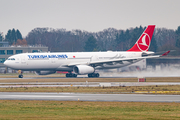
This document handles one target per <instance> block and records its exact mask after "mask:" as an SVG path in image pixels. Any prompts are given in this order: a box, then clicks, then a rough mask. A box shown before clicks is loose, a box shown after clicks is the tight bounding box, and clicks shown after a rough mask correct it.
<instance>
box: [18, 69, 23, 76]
mask: <svg viewBox="0 0 180 120" xmlns="http://www.w3.org/2000/svg"><path fill="white" fill-rule="evenodd" d="M18 73H19V76H18V77H19V78H23V72H22V71H21V70H18Z"/></svg>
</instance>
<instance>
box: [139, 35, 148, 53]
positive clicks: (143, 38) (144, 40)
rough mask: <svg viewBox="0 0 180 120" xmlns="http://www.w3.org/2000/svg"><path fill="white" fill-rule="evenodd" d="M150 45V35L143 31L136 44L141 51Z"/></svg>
mask: <svg viewBox="0 0 180 120" xmlns="http://www.w3.org/2000/svg"><path fill="white" fill-rule="evenodd" d="M149 45H150V37H149V35H148V34H146V33H144V34H143V35H142V36H141V38H140V39H139V41H138V42H137V46H138V48H139V49H140V50H141V51H147V50H148V49H149Z"/></svg>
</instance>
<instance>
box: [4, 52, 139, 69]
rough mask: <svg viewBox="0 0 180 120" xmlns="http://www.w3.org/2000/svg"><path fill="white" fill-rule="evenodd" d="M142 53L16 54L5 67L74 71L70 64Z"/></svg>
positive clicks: (121, 64)
mask: <svg viewBox="0 0 180 120" xmlns="http://www.w3.org/2000/svg"><path fill="white" fill-rule="evenodd" d="M141 56H142V52H120V51H117V52H54V53H22V54H16V55H13V56H11V57H9V58H8V60H6V61H5V63H4V64H5V65H6V66H8V67H10V68H12V69H16V70H24V71H38V70H55V71H72V70H73V67H72V66H68V65H69V64H76V63H77V65H78V64H84V65H86V64H88V63H89V62H91V61H103V60H113V59H120V58H121V59H122V58H133V57H141ZM129 64H132V62H128V61H123V63H115V64H112V63H111V64H106V63H105V64H103V65H101V66H96V67H95V69H110V68H118V67H123V66H126V65H129Z"/></svg>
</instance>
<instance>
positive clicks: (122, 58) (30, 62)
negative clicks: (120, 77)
mask: <svg viewBox="0 0 180 120" xmlns="http://www.w3.org/2000/svg"><path fill="white" fill-rule="evenodd" d="M154 29H155V25H149V26H148V27H147V28H146V29H145V31H144V32H143V33H142V35H141V36H140V37H139V39H138V40H137V42H136V43H135V45H134V46H133V47H132V48H131V49H129V50H127V51H107V52H52V53H22V54H16V55H12V56H10V57H9V58H8V59H7V60H6V61H5V62H4V65H5V66H7V67H9V68H12V69H15V70H22V71H36V73H37V74H38V75H48V74H53V73H56V71H67V72H68V73H67V74H66V77H77V75H85V74H87V75H88V77H99V73H96V70H97V69H113V68H120V67H124V66H127V65H130V64H133V63H136V62H138V61H140V60H142V59H146V58H157V57H161V56H164V55H167V54H168V53H169V52H170V51H167V52H166V53H164V54H162V55H154V52H150V51H148V50H149V47H150V43H151V39H152V36H153V32H154ZM22 77H23V75H22V74H20V75H19V78H22Z"/></svg>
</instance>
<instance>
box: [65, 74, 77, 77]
mask: <svg viewBox="0 0 180 120" xmlns="http://www.w3.org/2000/svg"><path fill="white" fill-rule="evenodd" d="M66 77H71V78H72V77H74V78H76V77H77V75H76V74H73V73H67V74H66Z"/></svg>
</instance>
